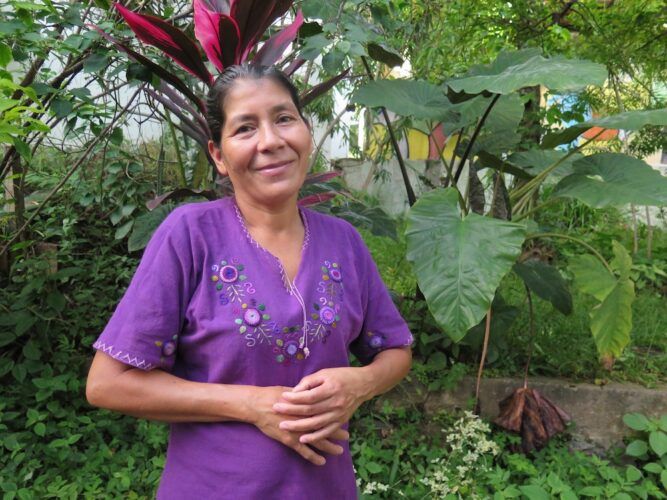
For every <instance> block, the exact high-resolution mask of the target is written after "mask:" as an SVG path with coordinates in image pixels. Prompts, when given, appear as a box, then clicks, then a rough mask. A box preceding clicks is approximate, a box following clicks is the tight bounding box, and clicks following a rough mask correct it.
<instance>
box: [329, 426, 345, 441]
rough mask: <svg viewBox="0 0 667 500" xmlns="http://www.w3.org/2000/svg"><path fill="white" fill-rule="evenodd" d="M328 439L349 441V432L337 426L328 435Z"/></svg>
mask: <svg viewBox="0 0 667 500" xmlns="http://www.w3.org/2000/svg"><path fill="white" fill-rule="evenodd" d="M329 439H335V440H336V441H349V440H350V433H349V432H348V431H346V430H345V429H343V428H342V427H339V428H338V430H337V431H336V432H334V433H333V434H332V435H331V436H329Z"/></svg>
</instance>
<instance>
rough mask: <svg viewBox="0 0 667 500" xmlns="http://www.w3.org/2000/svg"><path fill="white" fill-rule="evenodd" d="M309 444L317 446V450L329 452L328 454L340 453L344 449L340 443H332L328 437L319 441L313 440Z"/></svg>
mask: <svg viewBox="0 0 667 500" xmlns="http://www.w3.org/2000/svg"><path fill="white" fill-rule="evenodd" d="M310 446H312V447H314V448H317V449H318V450H320V451H323V452H324V453H329V454H330V455H342V454H343V451H345V450H344V449H343V447H342V446H341V445H339V444H336V443H333V442H332V441H329V440H328V439H320V440H319V441H313V442H312V443H310Z"/></svg>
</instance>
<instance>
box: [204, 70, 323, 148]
mask: <svg viewBox="0 0 667 500" xmlns="http://www.w3.org/2000/svg"><path fill="white" fill-rule="evenodd" d="M262 78H269V79H271V80H273V81H274V82H275V83H277V84H278V85H280V86H281V87H283V88H284V89H285V90H286V91H287V92H288V93H289V95H290V97H291V98H292V102H293V103H294V105H295V106H296V109H297V111H298V112H299V115H300V116H301V119H302V120H303V121H304V122H306V125H308V126H309V127H310V125H309V123H308V120H306V118H305V116H303V111H302V110H301V101H300V100H299V92H298V90H297V89H296V87H295V86H294V84H293V83H292V82H291V81H290V79H289V78H288V77H287V76H286V75H285V73H283V72H282V71H280V70H279V69H278V68H276V67H274V66H260V65H256V64H251V63H243V64H238V65H235V66H229V67H227V68H226V69H225V70H224V71H223V72H222V73H220V75H219V76H218V78H216V80H215V83H213V86H212V87H211V89H210V90H209V92H208V97H207V99H206V122H207V123H208V128H209V130H210V131H211V140H213V141H215V142H216V143H217V142H219V141H220V136H221V135H222V127H223V126H224V124H225V109H224V103H225V98H226V97H227V94H229V92H230V91H231V90H232V88H233V87H234V83H235V82H236V80H238V79H248V80H261V79H262Z"/></svg>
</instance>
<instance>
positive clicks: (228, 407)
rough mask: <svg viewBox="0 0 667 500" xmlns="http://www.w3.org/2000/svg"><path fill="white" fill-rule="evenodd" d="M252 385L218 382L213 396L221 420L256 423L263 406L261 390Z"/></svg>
mask: <svg viewBox="0 0 667 500" xmlns="http://www.w3.org/2000/svg"><path fill="white" fill-rule="evenodd" d="M260 389H261V388H259V387H254V386H251V385H234V384H216V385H215V391H214V392H215V394H214V397H213V400H214V402H215V403H214V404H215V406H216V408H215V412H216V414H217V415H218V416H219V417H220V420H234V421H237V422H245V423H248V424H253V425H254V424H256V423H257V421H258V420H259V411H258V409H259V408H260V407H261V404H260V401H259V390H260Z"/></svg>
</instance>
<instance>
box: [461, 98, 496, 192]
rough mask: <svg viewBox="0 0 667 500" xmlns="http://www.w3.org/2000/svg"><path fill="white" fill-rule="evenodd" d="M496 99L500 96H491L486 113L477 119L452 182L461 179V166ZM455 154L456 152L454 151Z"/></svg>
mask: <svg viewBox="0 0 667 500" xmlns="http://www.w3.org/2000/svg"><path fill="white" fill-rule="evenodd" d="M498 99H500V94H496V95H495V96H493V99H491V102H490V103H489V105H488V106H487V108H486V111H484V114H483V115H482V117H481V118H480V119H479V121H478V122H477V126H476V127H475V131H474V132H473V133H472V137H471V138H470V142H468V146H467V147H466V150H465V153H463V156H462V157H461V161H460V162H459V166H458V168H457V169H456V174H455V175H454V182H455V183H458V182H459V178H460V177H461V172H463V166H464V165H465V162H466V160H467V159H468V156H470V152H471V151H472V147H473V145H474V144H475V141H476V140H477V136H478V135H479V132H480V130H482V126H484V122H485V121H486V119H487V118H488V116H489V113H491V110H492V109H493V106H494V105H495V104H496V102H498ZM454 152H455V153H456V150H454Z"/></svg>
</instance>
